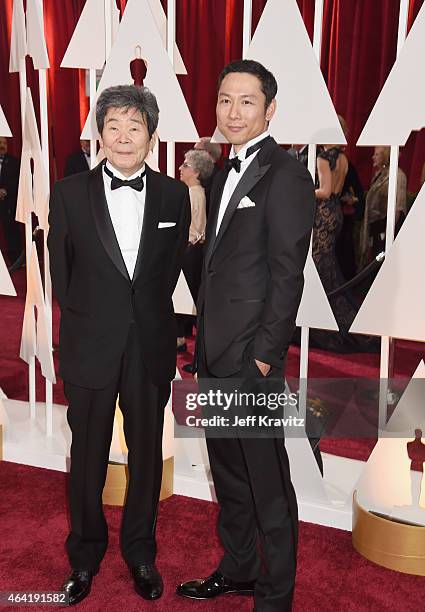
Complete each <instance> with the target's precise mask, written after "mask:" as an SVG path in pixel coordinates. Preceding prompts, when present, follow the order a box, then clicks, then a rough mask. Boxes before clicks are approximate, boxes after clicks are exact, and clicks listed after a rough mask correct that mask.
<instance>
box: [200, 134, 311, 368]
mask: <svg viewBox="0 0 425 612" xmlns="http://www.w3.org/2000/svg"><path fill="white" fill-rule="evenodd" d="M226 177H227V173H226V171H222V172H220V174H218V175H217V177H216V179H215V181H214V184H213V187H212V191H211V209H210V215H209V218H208V223H207V229H206V245H205V251H204V253H205V261H204V268H203V276H202V284H201V288H200V292H199V298H198V304H197V308H198V313H199V314H198V316H199V321H198V329H201V330H202V332H203V337H204V340H203V341H204V351H205V358H206V360H207V366H208V370H209V371H210V372H211V373H212V374H213V375H214V376H219V377H225V376H230V375H231V374H234V373H236V372H238V371H239V370H240V369H241V367H242V363H243V356H244V352H245V351H246V350H247V349H248V347H249V348H250V350H252V356H253V357H255V358H256V359H259V360H261V361H263V362H265V363H268V364H271V365H273V366H275V367H279V368H282V369H283V365H284V359H285V357H286V352H287V348H288V345H289V342H290V340H291V337H292V334H293V331H294V327H295V318H296V315H297V311H298V306H299V302H300V300H301V294H302V290H303V285H304V276H303V270H304V265H305V260H306V257H307V253H308V248H309V243H310V235H311V230H312V227H313V220H314V213H315V196H314V185H313V181H312V180H311V177H310V174H309V173H308V171H307V170H306V168H305V167H304V166H303V165H302V164H300V163H299V162H298V161H297V160H296V159H293V158H292V157H291V156H290V155H288V153H287V152H286V151H284V150H283V149H281V148H280V147H279V145H278V144H277V143H276V142H275V141H274V140H273V138H270V139H268V141H267V143H266V144H264V145H263V147H262V148H261V149H260V151H259V152H258V154H257V155H256V157H255V158H254V160H253V161H252V162H251V164H250V165H249V167H248V168H247V170H246V171H245V173H244V175H243V176H242V178H241V180H240V181H239V183H238V185H237V187H236V189H235V191H234V193H233V195H232V197H231V199H230V202H229V205H228V207H227V210H226V212H225V215H224V217H223V220H222V223H221V226H220V230H219V233H218V235H217V236H216V225H217V214H218V210H219V205H220V200H221V195H222V191H223V187H224V183H225V181H226ZM244 196H248V197H249V199H250V200H251V201H252V202H253V203H254V204H255V206H250V207H245V208H238V205H239V203H240V201H241V200H242V198H243V197H244ZM198 354H199V352H198Z"/></svg>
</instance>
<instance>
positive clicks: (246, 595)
mask: <svg viewBox="0 0 425 612" xmlns="http://www.w3.org/2000/svg"><path fill="white" fill-rule="evenodd" d="M176 593H177V595H180V597H186V599H198V600H205V599H215V598H216V597H223V596H225V595H233V596H236V595H242V596H245V597H248V596H250V597H252V596H253V595H254V591H252V590H251V589H247V590H246V591H245V590H242V591H238V590H235V591H224V592H223V593H217V594H215V595H211V596H210V597H201V596H200V595H189V594H186V593H182V592H181V591H179V589H178V588H177V590H176Z"/></svg>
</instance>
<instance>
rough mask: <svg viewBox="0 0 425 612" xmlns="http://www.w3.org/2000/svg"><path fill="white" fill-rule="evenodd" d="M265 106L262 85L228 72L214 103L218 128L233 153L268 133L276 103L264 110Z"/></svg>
mask: <svg viewBox="0 0 425 612" xmlns="http://www.w3.org/2000/svg"><path fill="white" fill-rule="evenodd" d="M265 102H266V97H265V95H264V94H263V92H262V91H261V82H260V80H259V79H258V78H257V77H256V76H254V75H253V74H248V73H246V72H231V73H230V74H228V75H227V76H225V77H224V79H223V81H222V83H221V85H220V90H219V92H218V99H217V107H216V112H217V126H218V129H219V130H220V132H221V133H222V134H223V136H225V137H226V138H227V140H228V141H229V142H230V143H231V144H232V145H233V146H234V149H235V151H236V152H237V151H239V149H241V148H242V147H243V146H244V145H245V144H246V143H247V142H248V141H249V140H252V139H253V138H255V137H256V136H259V135H260V134H262V133H263V132H264V131H265V130H266V129H267V124H268V121H270V119H271V118H272V117H273V114H274V111H275V108H276V101H275V100H273V101H272V102H271V103H270V105H269V107H268V108H267V109H266V108H265Z"/></svg>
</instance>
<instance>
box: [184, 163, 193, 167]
mask: <svg viewBox="0 0 425 612" xmlns="http://www.w3.org/2000/svg"><path fill="white" fill-rule="evenodd" d="M182 166H183V168H192V167H193V166H192V164H188V163H187V162H183V163H182Z"/></svg>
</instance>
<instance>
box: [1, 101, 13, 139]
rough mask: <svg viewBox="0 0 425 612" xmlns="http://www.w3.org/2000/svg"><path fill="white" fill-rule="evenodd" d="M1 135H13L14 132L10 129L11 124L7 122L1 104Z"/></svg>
mask: <svg viewBox="0 0 425 612" xmlns="http://www.w3.org/2000/svg"><path fill="white" fill-rule="evenodd" d="M0 136H6V137H10V136H12V132H11V131H10V127H9V124H8V123H7V119H6V117H5V114H4V112H3V109H2V107H1V106H0Z"/></svg>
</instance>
